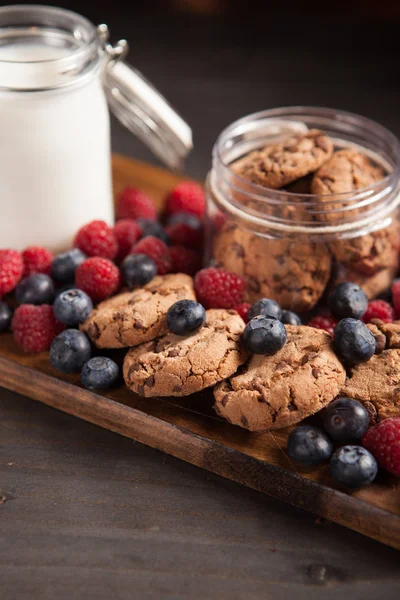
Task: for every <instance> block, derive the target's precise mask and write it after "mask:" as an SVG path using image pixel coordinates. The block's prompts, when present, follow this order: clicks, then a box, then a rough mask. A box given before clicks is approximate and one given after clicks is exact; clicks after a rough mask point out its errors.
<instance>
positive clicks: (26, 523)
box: [0, 15, 400, 600]
mask: <svg viewBox="0 0 400 600" xmlns="http://www.w3.org/2000/svg"><path fill="white" fill-rule="evenodd" d="M98 20H100V18H99V19H98ZM109 20H110V19H109ZM257 23H258V24H257ZM110 25H111V26H112V28H113V29H112V31H113V34H114V35H115V37H116V36H118V35H120V36H121V35H125V36H127V37H128V38H129V39H130V40H131V43H132V48H133V49H132V61H133V62H134V63H135V65H136V66H138V67H140V68H141V69H142V70H143V71H144V72H145V73H146V75H147V76H148V77H149V78H150V79H152V80H153V81H154V83H156V84H157V85H158V86H159V87H160V88H161V89H162V90H163V91H164V92H165V94H166V95H167V96H168V97H169V98H170V99H171V101H172V102H173V103H174V104H175V105H176V106H179V107H180V109H181V111H182V113H183V114H184V116H185V117H186V118H187V119H188V120H189V121H190V122H191V124H192V126H193V128H194V130H195V142H196V150H195V152H194V153H193V156H192V157H191V158H190V160H189V161H188V173H189V175H190V176H194V177H198V178H203V177H204V175H205V173H206V170H207V168H208V166H209V164H210V151H211V146H212V143H213V141H214V139H215V137H216V135H217V134H218V132H219V130H220V129H221V128H222V127H224V126H225V125H227V124H228V123H229V122H230V121H232V120H233V119H234V118H236V117H239V116H241V115H244V114H245V113H248V112H251V111H254V110H259V109H262V108H267V107H273V106H279V105H289V104H303V103H305V104H319V105H325V106H337V107H340V108H347V109H349V110H354V111H356V112H359V113H362V114H365V115H367V116H370V117H373V118H376V119H378V120H380V121H382V122H384V123H385V124H386V125H388V126H389V127H391V128H392V129H393V130H394V131H396V132H397V134H399V133H400V116H399V106H400V102H399V100H400V94H399V92H400V85H399V80H398V75H397V74H398V72H399V69H398V65H397V64H396V63H395V56H396V52H395V50H396V48H395V42H396V39H397V38H396V30H397V29H398V26H399V25H396V24H392V25H390V24H386V25H385V26H383V25H382V24H379V23H375V24H373V23H370V24H369V25H365V26H364V27H361V25H360V24H359V23H358V24H355V25H354V24H353V25H351V24H349V23H345V22H344V23H342V24H340V25H334V24H332V23H331V22H330V21H325V20H324V19H320V21H319V22H318V26H317V25H315V24H314V23H313V21H312V20H307V22H303V23H298V22H297V21H296V20H295V19H293V20H291V19H290V15H288V16H287V18H286V19H285V20H284V21H282V22H281V23H280V27H276V23H275V22H270V21H269V20H264V21H263V22H262V23H259V22H258V21H257V20H255V21H254V22H252V23H250V22H249V21H246V20H244V21H243V22H232V23H226V22H225V23H223V22H222V21H210V20H208V19H203V20H201V21H200V22H199V21H194V20H192V19H181V20H180V21H179V22H177V21H176V20H175V19H174V20H168V19H166V18H163V19H161V18H157V17H154V16H153V17H152V18H148V17H146V16H143V17H141V18H140V19H131V20H126V19H121V18H120V17H118V16H117V15H116V16H115V17H114V19H111V22H110ZM397 37H398V36H397ZM396 77H397V79H396ZM113 142H114V148H115V150H118V151H119V152H125V153H126V154H130V155H133V156H135V157H136V158H141V159H144V160H151V156H150V154H149V153H148V152H147V151H146V150H144V149H143V148H142V147H141V146H140V144H139V143H138V142H137V141H135V140H133V139H132V137H131V136H130V135H129V134H127V133H126V132H125V131H124V130H123V129H122V127H120V126H119V125H117V124H116V123H114V124H113ZM338 594H339V595H340V597H341V598H346V599H347V598H348V599H349V600H350V599H351V600H358V599H359V600H370V599H371V600H372V599H376V598H385V599H386V600H392V599H393V600H394V599H395V598H398V597H399V595H400V569H399V554H398V553H397V552H396V551H394V550H391V549H389V548H387V547H384V546H382V545H380V544H378V543H375V542H373V541H371V540H368V539H366V538H363V537H362V536H360V535H357V534H355V533H352V532H350V531H348V530H345V529H343V528H341V527H339V526H336V525H333V524H331V523H328V522H321V521H320V520H317V519H316V518H315V517H313V516H311V515H308V514H306V513H303V512H302V511H300V510H297V509H294V508H291V507H289V506H286V505H282V504H279V503H278V502H276V501H274V500H272V499H270V498H267V497H265V496H262V495H261V494H257V493H255V492H252V491H250V490H248V489H245V488H243V487H240V486H238V485H235V484H233V483H231V482H228V481H224V480H222V479H219V478H217V477H214V476H212V475H210V474H208V473H206V472H203V471H201V470H199V469H197V468H195V467H192V466H189V465H187V464H184V463H182V462H180V461H178V460H175V459H172V458H170V457H168V456H164V455H163V454H161V453H159V452H157V451H154V450H151V449H149V448H146V447H143V446H141V445H140V444H135V443H133V442H131V441H129V440H127V439H124V438H122V437H119V436H117V435H114V434H112V433H110V432H107V431H104V430H102V429H99V428H96V427H94V426H91V425H88V424H86V423H83V422H80V421H78V420H76V419H74V418H71V417H69V416H67V415H64V414H61V413H58V412H57V411H55V410H52V409H50V408H47V407H45V406H42V405H40V404H38V403H35V402H33V401H30V400H28V399H26V398H23V397H20V396H17V395H15V394H11V393H8V392H6V391H0V598H1V600H28V599H29V600H31V599H34V600H36V599H40V600H47V599H49V600H50V599H51V600H53V599H54V598H57V600H64V599H65V600H72V599H78V600H80V599H84V598H96V600H103V599H104V600H109V599H110V598H116V599H117V598H118V599H124V600H125V599H130V598H138V599H140V600H146V599H151V600H158V599H161V600H175V599H177V598H182V599H196V600H204V599H207V600H209V599H210V600H211V599H216V600H224V599H230V600H236V599H238V600H239V599H240V600H242V599H246V600H251V599H257V600H258V599H260V598H271V599H274V600H275V599H277V600H279V599H287V598H292V597H294V596H295V597H296V598H298V599H303V598H304V599H306V598H307V600H313V599H316V598H318V599H323V600H330V599H332V600H333V599H335V600H336V598H337V597H338Z"/></svg>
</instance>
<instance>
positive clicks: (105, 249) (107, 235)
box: [74, 221, 118, 259]
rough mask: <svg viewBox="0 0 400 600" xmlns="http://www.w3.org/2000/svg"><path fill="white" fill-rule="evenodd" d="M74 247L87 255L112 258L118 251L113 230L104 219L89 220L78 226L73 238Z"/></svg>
mask: <svg viewBox="0 0 400 600" xmlns="http://www.w3.org/2000/svg"><path fill="white" fill-rule="evenodd" d="M74 246H75V248H79V250H82V252H84V253H85V254H86V255H87V256H100V257H101V258H110V259H113V258H115V257H116V255H117V252H118V244H117V240H116V238H115V235H114V232H113V230H112V229H111V227H109V226H108V225H107V223H106V222H105V221H91V222H90V223H88V224H87V225H84V226H83V227H81V228H80V230H79V231H78V233H77V234H76V236H75V240H74Z"/></svg>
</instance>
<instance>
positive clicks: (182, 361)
mask: <svg viewBox="0 0 400 600" xmlns="http://www.w3.org/2000/svg"><path fill="white" fill-rule="evenodd" d="M244 326H245V325H244V321H243V320H242V318H241V317H240V316H239V315H238V314H237V313H236V312H235V311H233V310H222V309H212V310H208V311H207V320H206V323H205V325H204V326H203V327H202V328H201V329H200V330H199V331H197V332H196V333H195V334H193V335H190V336H188V337H182V336H177V335H175V334H173V333H167V334H166V335H164V336H163V337H161V338H159V339H158V340H153V341H152V342H148V343H146V344H142V345H140V346H137V347H136V348H132V349H131V350H130V351H129V352H128V354H127V355H126V357H125V362H124V379H125V383H126V385H127V386H128V388H129V389H131V390H132V391H134V392H136V393H137V394H140V395H141V396H147V397H152V396H187V395H189V394H193V393H195V392H199V391H200V390H203V389H204V388H207V387H210V386H212V385H214V384H215V383H217V382H219V381H222V380H223V379H225V378H226V377H229V376H230V375H232V374H233V373H235V372H236V370H237V369H238V367H239V366H240V365H241V364H243V363H244V362H245V361H246V358H247V353H246V351H245V350H244V348H243V347H242V344H241V335H242V332H243V329H244Z"/></svg>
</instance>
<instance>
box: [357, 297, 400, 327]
mask: <svg viewBox="0 0 400 600" xmlns="http://www.w3.org/2000/svg"><path fill="white" fill-rule="evenodd" d="M394 317H395V314H394V310H393V308H392V307H391V306H390V304H388V303H387V302H385V300H373V301H372V302H369V303H368V307H367V310H366V311H365V313H364V314H363V317H362V320H363V321H364V323H369V322H370V321H371V319H380V320H381V321H383V322H384V323H392V322H393V321H394Z"/></svg>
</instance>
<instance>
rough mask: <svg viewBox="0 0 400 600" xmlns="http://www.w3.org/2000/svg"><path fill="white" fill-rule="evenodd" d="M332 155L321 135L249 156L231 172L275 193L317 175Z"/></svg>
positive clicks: (328, 142)
mask: <svg viewBox="0 0 400 600" xmlns="http://www.w3.org/2000/svg"><path fill="white" fill-rule="evenodd" d="M332 152H333V144H332V142H331V140H330V139H329V137H328V136H327V135H325V134H324V133H323V132H322V131H319V130H317V129H312V130H310V131H308V132H307V133H306V134H299V135H295V136H293V137H290V138H288V139H287V140H286V141H283V142H281V143H279V144H272V145H270V146H265V148H262V149H261V150H255V151H254V152H250V153H249V154H247V155H246V156H244V157H243V158H241V159H239V160H238V161H236V162H234V163H233V164H232V165H231V168H232V170H233V171H235V173H237V174H238V175H241V176H242V177H244V178H245V179H248V180H250V181H251V182H252V183H256V184H258V185H262V186H264V187H269V188H273V189H278V188H281V187H284V186H285V185H287V184H289V183H291V182H292V181H295V180H296V179H299V178H300V177H304V176H305V175H308V173H312V172H314V171H316V170H317V169H318V168H319V167H320V166H321V165H323V164H324V162H325V161H327V160H328V159H329V158H330V157H331V155H332Z"/></svg>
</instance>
